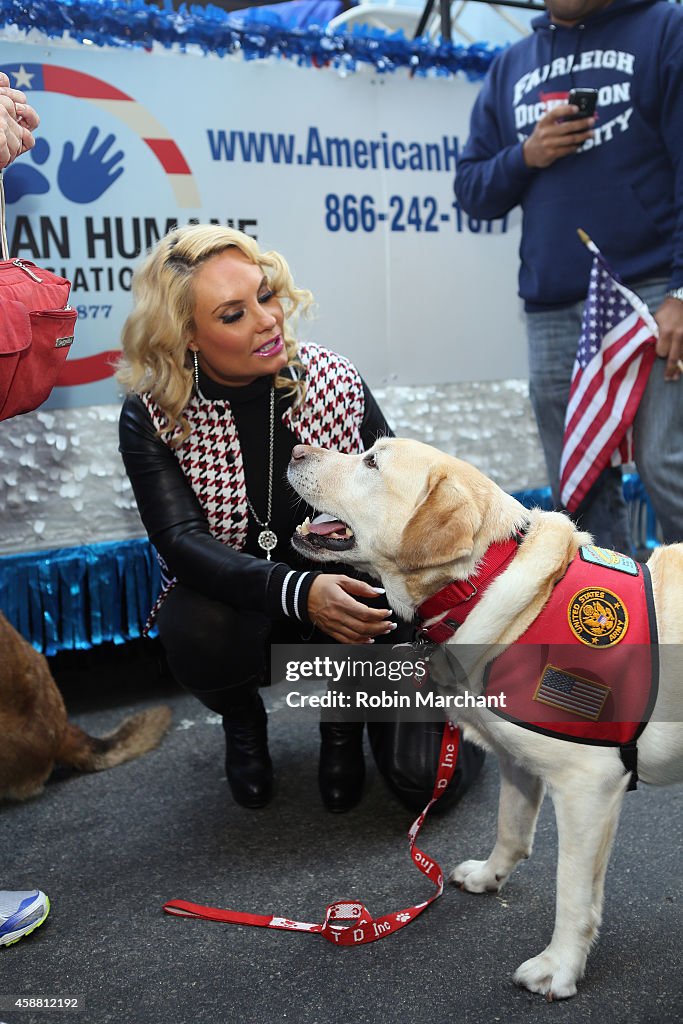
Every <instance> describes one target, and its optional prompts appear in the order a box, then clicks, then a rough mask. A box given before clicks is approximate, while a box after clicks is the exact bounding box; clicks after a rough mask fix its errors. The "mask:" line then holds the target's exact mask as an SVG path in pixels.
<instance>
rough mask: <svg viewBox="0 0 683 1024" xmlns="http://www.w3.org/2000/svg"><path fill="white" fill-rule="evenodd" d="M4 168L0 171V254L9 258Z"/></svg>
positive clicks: (4, 257)
mask: <svg viewBox="0 0 683 1024" xmlns="http://www.w3.org/2000/svg"><path fill="white" fill-rule="evenodd" d="M4 178H5V176H4V170H2V171H0V255H1V256H2V258H3V259H9V247H8V246H7V226H6V224H5V180H4Z"/></svg>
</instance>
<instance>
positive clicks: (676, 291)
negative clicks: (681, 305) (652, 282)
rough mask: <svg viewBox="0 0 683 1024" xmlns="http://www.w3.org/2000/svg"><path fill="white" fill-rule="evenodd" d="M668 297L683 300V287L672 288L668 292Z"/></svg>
mask: <svg viewBox="0 0 683 1024" xmlns="http://www.w3.org/2000/svg"><path fill="white" fill-rule="evenodd" d="M666 297H667V299H678V300H679V302H683V288H672V289H671V291H669V292H667V293H666Z"/></svg>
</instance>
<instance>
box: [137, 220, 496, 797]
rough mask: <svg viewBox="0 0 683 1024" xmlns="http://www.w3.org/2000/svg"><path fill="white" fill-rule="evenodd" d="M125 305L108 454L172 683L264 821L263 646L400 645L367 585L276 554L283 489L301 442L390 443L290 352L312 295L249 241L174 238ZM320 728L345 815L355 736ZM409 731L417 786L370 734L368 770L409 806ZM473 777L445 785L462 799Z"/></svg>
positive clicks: (205, 234) (283, 533)
mask: <svg viewBox="0 0 683 1024" xmlns="http://www.w3.org/2000/svg"><path fill="white" fill-rule="evenodd" d="M133 298H134V307H133V311H132V313H131V314H130V316H129V318H128V320H127V322H126V324H125V326H124V331H123V337H122V347H123V359H122V361H121V365H120V367H119V372H118V378H119V380H120V382H121V383H123V384H124V386H125V387H126V388H127V390H128V391H129V392H130V394H129V395H128V396H127V398H126V399H125V401H124V405H123V410H122V413H121V421H120V450H121V453H122V455H123V459H124V463H125V466H126V470H127V473H128V475H129V477H130V480H131V483H132V486H133V491H134V493H135V497H136V500H137V503H138V507H139V510H140V515H141V517H142V520H143V523H144V525H145V527H146V529H147V532H148V534H149V536H150V539H151V541H152V544H153V545H154V547H155V548H156V550H157V552H158V553H159V556H160V561H161V563H162V568H163V570H164V589H163V591H162V598H161V604H160V607H159V609H158V613H157V625H158V629H159V634H160V637H161V641H162V644H163V646H164V649H165V652H166V656H167V659H168V663H169V666H170V668H171V671H172V672H173V674H174V676H175V677H176V678H177V680H178V681H179V682H180V683H181V684H182V685H183V686H184V687H186V688H187V689H188V690H190V691H191V692H192V693H194V694H195V695H196V696H197V697H198V698H199V699H200V700H201V701H202V702H203V703H204V704H205V705H206V707H208V708H210V709H211V710H213V711H215V712H217V713H218V714H220V715H221V716H222V717H223V726H224V730H225V735H226V774H227V778H228V782H229V784H230V788H231V790H232V793H233V796H234V798H235V800H236V801H237V802H238V803H240V804H242V805H243V806H245V807H254V808H255V807H261V806H263V805H265V804H266V803H267V802H268V800H269V799H270V797H271V793H272V774H273V773H272V764H271V760H270V756H269V753H268V742H267V729H266V713H265V709H264V707H263V703H262V700H261V697H260V695H259V691H258V688H259V686H262V685H267V684H268V681H269V680H268V677H267V673H268V668H267V665H268V648H269V645H270V643H272V642H280V643H286V642H290V643H294V642H298V643H301V642H302V639H312V640H313V639H314V640H317V642H319V643H320V642H326V641H327V642H330V639H332V640H335V641H338V642H341V643H370V642H373V641H374V640H375V639H376V638H377V639H379V638H387V639H388V638H392V639H393V637H394V636H395V635H396V634H395V632H394V631H395V630H396V625H395V623H394V622H393V621H392V619H391V611H390V610H389V609H388V608H387V607H386V606H383V602H382V601H381V600H380V599H379V598H378V593H377V591H376V589H375V588H373V587H372V586H370V584H368V583H367V582H364V581H362V580H359V579H354V578H352V577H350V576H348V575H346V574H344V573H343V572H340V573H334V572H332V573H321V572H319V571H317V570H313V571H312V570H311V568H310V567H309V566H308V565H306V564H305V563H304V562H303V561H302V560H301V559H300V558H299V557H298V556H297V555H296V553H295V552H294V551H293V549H292V548H291V547H290V538H291V536H292V533H293V532H294V530H295V528H296V526H297V524H298V523H300V522H301V520H302V518H303V517H304V516H305V514H306V513H307V512H310V511H311V510H310V509H306V508H304V507H302V506H301V504H300V502H297V500H296V496H295V495H294V493H293V492H292V491H291V490H290V489H289V486H288V484H287V483H286V480H285V470H286V467H287V464H288V462H289V458H290V455H291V451H292V449H293V447H294V445H295V444H297V443H298V442H304V443H308V444H317V445H321V446H324V447H334V448H337V449H340V450H342V451H347V452H355V451H361V450H363V449H364V448H366V447H369V446H370V445H371V444H372V443H373V442H374V440H375V438H376V437H377V436H378V435H382V434H388V433H390V429H389V427H388V425H387V423H386V421H385V419H384V417H383V416H382V413H381V412H380V410H379V408H378V406H377V404H376V402H375V400H374V398H373V396H372V394H371V393H370V391H369V389H368V388H367V386H366V385H365V383H364V382H363V380H362V379H361V377H360V375H359V374H358V371H357V370H356V369H355V367H353V366H352V364H351V363H350V362H349V361H348V360H347V359H345V358H343V357H342V356H339V355H337V354H336V353H334V352H331V351H329V350H328V349H325V348H322V347H320V346H317V345H311V344H297V342H296V340H295V338H294V336H293V333H292V330H293V326H292V325H293V323H294V321H295V319H296V316H297V314H298V313H301V312H305V311H306V309H307V308H308V307H309V306H310V304H311V301H312V297H311V295H310V293H308V292H306V291H302V290H300V289H298V288H296V287H295V285H294V283H293V281H292V277H291V274H290V272H289V269H288V267H287V264H286V262H285V260H284V259H283V258H282V256H280V255H279V254H278V253H275V252H261V251H260V249H259V247H258V245H257V244H256V242H254V241H253V239H251V238H249V237H248V236H247V235H244V234H242V233H241V232H239V231H235V230H233V229H231V228H223V227H219V226H215V225H197V226H190V227H185V228H180V229H178V230H176V231H173V232H171V233H170V234H168V235H167V236H166V237H165V238H163V239H162V240H161V241H160V242H159V243H158V245H157V246H156V248H155V249H154V250H153V251H152V252H151V253H150V254H149V256H148V257H147V258H146V259H145V261H144V262H143V263H142V265H141V266H140V268H139V269H138V270H137V272H136V274H135V277H134V281H133ZM320 729H321V741H322V742H321V752H320V763H319V783H320V790H321V795H322V798H323V801H324V803H325V805H326V806H327V807H328V808H329V809H330V810H331V811H346V810H348V809H350V808H351V807H353V806H354V805H355V804H356V803H357V802H358V800H359V799H360V797H361V793H362V789H363V782H364V777H365V767H364V762H363V748H362V736H363V724H362V723H348V722H335V723H332V722H328V723H321V726H320ZM419 729H420V730H421V735H420V744H419V746H420V749H419V755H418V756H417V762H419V763H415V764H414V765H413V766H412V768H414V771H413V770H412V769H411V766H410V765H409V766H406V764H405V761H406V757H407V758H408V759H410V758H411V756H412V755H413V754H415V753H416V752H415V751H412V752H411V751H401V752H396V751H394V752H393V753H391V752H389V751H390V749H391V750H393V746H392V743H391V739H392V737H390V736H387V735H384V732H386V727H385V725H384V723H382V724H381V725H377V727H376V728H375V727H374V726H373V730H374V733H375V742H374V743H373V749H375V755H376V757H377V759H378V764H379V765H380V769H381V770H382V772H383V774H384V775H385V777H386V778H387V781H388V782H389V784H390V786H391V787H392V788H393V789H394V791H395V792H397V793H398V795H399V796H402V797H403V798H404V799H406V800H407V801H409V802H411V806H415V805H416V804H417V803H419V802H420V800H421V799H422V796H423V795H424V794H425V793H427V798H428V795H429V793H428V791H429V792H430V791H431V785H432V782H433V773H434V769H435V765H436V757H437V756H438V743H435V742H434V741H433V738H432V736H431V735H429V730H430V727H429V726H422V725H421V726H419ZM431 731H432V732H434V729H433V727H432V728H431ZM437 739H438V736H437ZM371 740H372V736H371ZM425 741H426V742H425ZM389 761H392V764H391V765H389V763H388V762H389ZM428 762H429V763H428ZM478 764H479V762H478V761H477V762H476V767H477V768H478ZM475 774H476V771H475ZM471 775H472V771H470V772H469V774H468V776H467V779H464V778H461V779H459V780H456V782H457V783H458V786H459V787H460V789H462V788H464V786H463V784H464V783H465V782H467V783H469V781H470V778H471ZM461 776H462V773H461ZM456 788H457V787H456ZM417 793H419V796H416V794H417ZM425 802H426V800H425Z"/></svg>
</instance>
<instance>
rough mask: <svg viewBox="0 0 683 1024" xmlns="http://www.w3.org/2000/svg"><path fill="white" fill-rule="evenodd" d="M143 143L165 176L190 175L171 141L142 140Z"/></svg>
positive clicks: (181, 155)
mask: <svg viewBox="0 0 683 1024" xmlns="http://www.w3.org/2000/svg"><path fill="white" fill-rule="evenodd" d="M143 141H144V142H146V143H147V145H148V146H149V148H150V149H151V150H152V152H153V153H154V155H155V156H156V157H157V159H158V161H159V163H160V164H161V166H162V167H163V169H164V170H165V171H166V173H167V174H191V173H192V171H191V170H190V168H189V167H188V165H187V163H186V162H185V157H184V156H183V154H182V153H181V152H180V150H179V149H178V147H177V146H176V144H175V142H174V141H173V140H172V139H144V140H143Z"/></svg>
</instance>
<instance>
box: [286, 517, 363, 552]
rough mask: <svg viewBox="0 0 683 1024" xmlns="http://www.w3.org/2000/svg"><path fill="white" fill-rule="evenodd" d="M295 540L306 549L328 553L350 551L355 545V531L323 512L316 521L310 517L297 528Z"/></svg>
mask: <svg viewBox="0 0 683 1024" xmlns="http://www.w3.org/2000/svg"><path fill="white" fill-rule="evenodd" d="M295 540H296V541H298V542H299V544H300V545H302V546H304V547H312V548H319V549H320V548H323V549H325V550H327V551H348V550H349V549H350V548H352V547H353V545H354V544H355V538H354V535H353V530H352V529H351V527H350V526H347V525H346V523H344V522H342V520H341V519H337V518H336V517H335V516H328V515H327V513H326V512H322V513H321V514H320V515H318V516H316V517H315V519H309V517H308V516H306V518H305V519H304V521H303V523H302V524H301V525H300V526H297V528H296V534H295Z"/></svg>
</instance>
